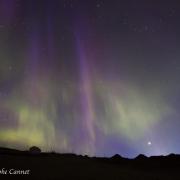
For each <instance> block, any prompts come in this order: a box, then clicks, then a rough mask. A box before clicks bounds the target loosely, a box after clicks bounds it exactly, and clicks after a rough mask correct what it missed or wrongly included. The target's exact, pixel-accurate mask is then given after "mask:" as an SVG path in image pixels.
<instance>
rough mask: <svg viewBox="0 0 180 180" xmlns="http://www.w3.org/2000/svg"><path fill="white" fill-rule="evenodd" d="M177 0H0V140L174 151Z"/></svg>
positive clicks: (128, 152) (63, 148)
mask: <svg viewBox="0 0 180 180" xmlns="http://www.w3.org/2000/svg"><path fill="white" fill-rule="evenodd" d="M179 109H180V2H179V0H167V1H164V0H157V1H155V0H146V1H145V0H141V1H140V0H0V146H5V147H11V148H17V149H28V148H29V147H30V146H33V145H35V146H38V147H40V148H41V149H42V150H43V151H56V152H60V153H77V154H88V155H90V156H111V155H113V154H116V153H118V154H121V155H122V156H126V157H134V156H136V155H137V154H139V153H141V154H142V153H143V154H146V155H160V154H163V155H165V154H169V153H180V141H179V137H180V111H179Z"/></svg>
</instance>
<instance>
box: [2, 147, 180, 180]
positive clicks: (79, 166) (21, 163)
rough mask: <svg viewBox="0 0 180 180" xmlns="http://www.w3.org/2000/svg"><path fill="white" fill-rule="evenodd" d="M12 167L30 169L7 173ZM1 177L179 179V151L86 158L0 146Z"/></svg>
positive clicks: (14, 168)
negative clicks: (177, 153) (169, 153)
mask: <svg viewBox="0 0 180 180" xmlns="http://www.w3.org/2000/svg"><path fill="white" fill-rule="evenodd" d="M3 168H4V169H3ZM12 169H13V170H12ZM15 170H24V173H25V170H30V171H29V174H24V175H18V174H10V172H11V173H16V171H15ZM5 171H6V173H7V174H5V173H4V172H5ZM17 172H18V171H17ZM27 172H28V171H26V173H27ZM3 173H4V174H3ZM1 179H2V180H3V179H33V180H36V179H42V180H46V179H48V180H49V179H52V180H56V179H63V180H64V179H72V180H76V179H77V180H81V179H83V180H89V179H92V180H96V179H97V180H106V179H108V180H126V179H127V180H129V179H131V180H142V179H143V180H159V179H163V180H167V179H168V180H174V179H178V180H180V155H173V154H171V155H169V156H157V157H150V158H147V157H145V156H143V155H140V156H138V157H137V158H135V159H133V160H130V159H125V158H122V157H120V156H118V155H115V156H113V157H112V158H89V157H86V156H77V155H73V154H55V153H39V154H38V153H37V154H33V153H30V152H28V151H27V152H22V151H16V150H9V149H4V148H0V180H1Z"/></svg>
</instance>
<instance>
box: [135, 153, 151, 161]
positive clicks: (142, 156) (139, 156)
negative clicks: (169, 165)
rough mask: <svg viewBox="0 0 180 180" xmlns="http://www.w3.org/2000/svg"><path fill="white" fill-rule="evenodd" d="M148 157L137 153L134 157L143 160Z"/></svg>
mask: <svg viewBox="0 0 180 180" xmlns="http://www.w3.org/2000/svg"><path fill="white" fill-rule="evenodd" d="M147 158H148V157H147V156H145V155H144V154H139V155H138V156H137V157H136V158H135V159H138V160H144V159H147Z"/></svg>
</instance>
